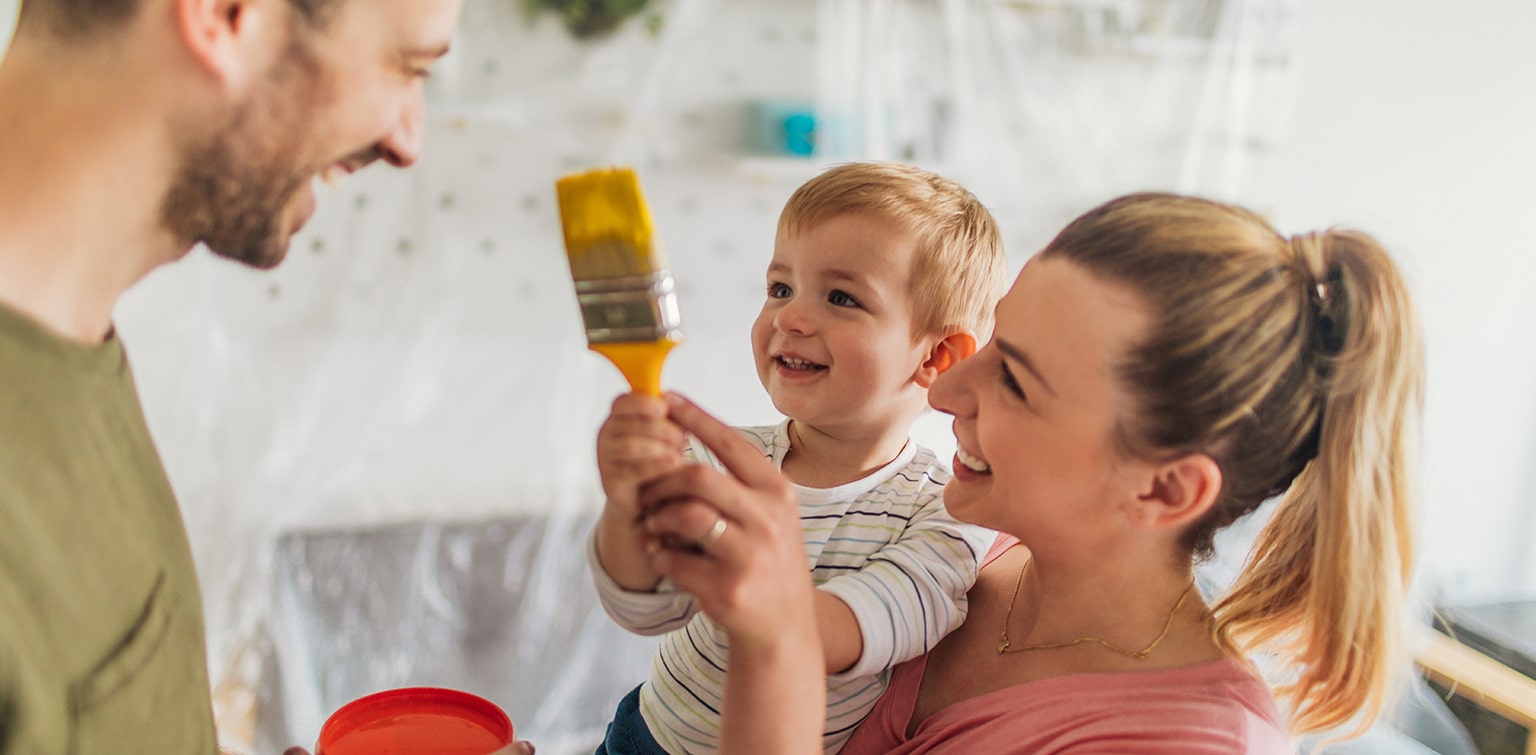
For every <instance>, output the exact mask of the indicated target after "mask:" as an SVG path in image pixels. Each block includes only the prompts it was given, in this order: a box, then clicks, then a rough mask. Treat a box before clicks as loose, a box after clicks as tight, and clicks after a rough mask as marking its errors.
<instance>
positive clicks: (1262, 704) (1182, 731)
mask: <svg viewBox="0 0 1536 755" xmlns="http://www.w3.org/2000/svg"><path fill="white" fill-rule="evenodd" d="M998 541H999V542H998V543H997V545H996V546H994V547H993V549H992V552H991V553H989V554H988V558H987V560H988V561H989V562H990V561H991V560H992V558H995V557H996V556H997V554H999V553H1001V552H1002V551H1003V550H1006V549H1007V548H1008V547H1009V546H1011V545H1013V542H1016V541H1013V538H1010V537H1007V536H1000V537H999V538H998ZM1008 541H1013V542H1008ZM927 663H928V656H927V655H922V656H918V657H917V658H914V659H912V660H910V661H907V662H906V663H903V664H901V665H899V666H897V667H896V668H895V670H894V671H893V673H892V676H891V685H890V687H889V688H888V689H887V690H886V691H885V696H884V697H882V698H880V701H879V702H878V703H876V705H875V708H874V710H872V711H870V714H869V717H868V718H866V719H865V720H864V723H863V724H862V725H861V726H859V729H858V731H856V732H854V734H853V738H852V739H850V740H848V744H847V745H846V746H845V747H844V748H843V750H842V752H843V755H863V754H865V753H870V754H874V753H901V754H912V753H929V752H933V753H981V752H985V753H1072V754H1073V755H1078V754H1081V753H1117V754H1119V755H1141V754H1144V753H1167V754H1168V755H1172V754H1173V753H1179V754H1180V755H1185V754H1187V753H1213V754H1214V753H1222V755H1227V754H1228V753H1261V754H1263V755H1269V754H1271V753H1292V752H1294V750H1293V748H1292V747H1291V745H1290V741H1289V739H1288V737H1287V736H1286V732H1285V725H1284V724H1283V723H1282V722H1281V718H1280V714H1279V711H1278V710H1277V709H1276V708H1275V703H1274V698H1273V697H1272V696H1271V695H1270V692H1269V687H1268V686H1267V685H1265V683H1264V681H1263V680H1262V679H1260V678H1259V677H1258V675H1257V673H1256V672H1254V671H1253V670H1252V668H1251V667H1249V666H1248V665H1247V664H1246V663H1244V662H1242V661H1239V660H1221V661H1212V662H1210V663H1202V664H1199V665H1195V666H1186V667H1184V668H1177V669H1167V670H1161V671H1143V672H1128V673H1101V674H1073V675H1071V676H1061V677H1052V678H1049V679H1040V680H1037V681H1033V682H1026V683H1024V684H1018V685H1014V686H1012V687H1007V688H1004V689H1000V690H995V691H993V692H989V693H987V694H984V695H980V696H978V697H974V698H971V699H970V700H965V701H962V702H959V703H955V704H954V705H951V706H949V707H947V708H944V709H943V710H940V711H938V712H936V713H934V714H933V715H932V716H930V717H929V718H928V720H926V721H923V722H922V723H921V724H920V725H918V727H917V730H916V731H915V732H914V734H913V736H912V737H911V738H908V737H907V736H906V731H907V724H908V723H909V722H910V721H911V720H912V710H913V708H914V706H915V705H916V704H917V691H918V686H919V685H920V684H921V683H922V680H923V670H924V669H925V668H926V667H927Z"/></svg>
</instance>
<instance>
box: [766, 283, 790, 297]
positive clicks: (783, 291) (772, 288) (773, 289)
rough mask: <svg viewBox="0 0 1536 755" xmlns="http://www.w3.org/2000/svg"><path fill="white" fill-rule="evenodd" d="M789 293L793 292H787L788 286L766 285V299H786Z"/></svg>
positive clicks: (779, 284) (780, 284)
mask: <svg viewBox="0 0 1536 755" xmlns="http://www.w3.org/2000/svg"><path fill="white" fill-rule="evenodd" d="M791 293H793V292H792V291H790V290H789V286H786V285H784V284H783V283H769V284H768V298H770V299H788V298H789V295H790V294H791Z"/></svg>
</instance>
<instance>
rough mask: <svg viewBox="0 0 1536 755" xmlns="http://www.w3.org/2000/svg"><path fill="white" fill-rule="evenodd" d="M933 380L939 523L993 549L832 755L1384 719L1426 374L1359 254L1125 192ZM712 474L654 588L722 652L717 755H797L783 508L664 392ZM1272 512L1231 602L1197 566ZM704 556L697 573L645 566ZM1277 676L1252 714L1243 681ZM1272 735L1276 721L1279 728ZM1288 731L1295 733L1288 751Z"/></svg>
mask: <svg viewBox="0 0 1536 755" xmlns="http://www.w3.org/2000/svg"><path fill="white" fill-rule="evenodd" d="M997 314H998V317H997V326H996V331H995V334H994V337H993V340H992V342H991V343H990V344H988V345H987V346H986V347H985V348H984V349H983V350H981V351H980V352H978V353H977V355H976V356H975V357H972V358H971V359H968V360H966V361H965V362H963V363H961V364H960V365H959V366H957V367H956V368H954V369H952V370H951V371H950V372H949V373H946V375H945V376H943V377H941V378H940V379H939V380H938V382H937V383H936V384H935V385H934V386H933V388H932V390H931V392H930V402H931V403H932V404H933V406H934V407H935V408H937V409H939V410H940V411H943V412H946V413H948V414H951V415H953V416H954V418H955V419H954V430H955V435H956V440H957V446H958V451H957V453H956V456H955V464H954V467H955V477H954V480H953V481H952V482H951V483H950V485H949V487H948V488H947V489H946V490H945V498H944V501H945V506H946V507H947V508H948V509H949V511H950V512H951V513H952V514H953V515H954V516H955V517H956V518H958V519H961V520H963V521H968V522H973V523H976V524H980V525H984V526H987V527H991V528H993V529H996V530H998V531H999V532H1000V533H1002V534H1001V535H1000V537H999V543H998V546H996V547H994V549H993V550H994V553H993V555H992V556H991V557H990V560H989V561H988V562H987V564H986V565H985V566H984V567H983V569H982V571H981V575H980V578H979V579H978V580H977V582H976V584H975V586H974V587H973V588H972V590H971V592H970V594H969V613H968V615H967V617H966V620H965V622H964V624H963V625H962V626H961V627H960V628H959V629H958V630H956V631H955V632H954V633H953V634H951V635H949V636H948V637H946V638H945V639H944V640H943V641H942V642H940V643H939V645H938V646H937V647H935V648H934V650H933V651H932V652H931V653H929V654H928V655H927V656H926V657H920V658H917V659H914V660H913V661H910V662H908V663H906V664H904V665H903V666H901V667H898V669H897V670H896V671H895V673H894V675H893V678H892V681H891V685H890V688H889V689H888V690H887V691H886V694H885V697H884V698H883V699H882V701H881V704H880V705H879V706H878V707H877V708H876V709H875V710H874V712H872V713H871V714H870V716H869V718H868V719H866V720H865V722H864V723H863V725H862V726H861V727H860V729H859V731H858V732H857V733H856V734H855V735H854V737H853V739H852V740H851V741H850V742H849V743H848V746H847V748H846V749H845V750H844V752H852V753H865V752H926V751H930V750H931V751H935V752H1001V751H1012V752H1042V751H1051V752H1073V753H1078V752H1108V751H1113V752H1179V753H1188V752H1202V751H1204V752H1233V751H1247V752H1282V751H1289V747H1290V745H1289V741H1288V734H1297V733H1303V732H1310V731H1318V730H1324V729H1331V728H1335V727H1338V726H1340V725H1343V724H1346V723H1349V722H1356V723H1357V724H1358V725H1359V726H1361V727H1364V726H1366V725H1368V724H1369V722H1370V721H1371V720H1372V719H1373V718H1374V717H1375V715H1376V714H1377V713H1378V712H1379V710H1380V708H1381V705H1382V701H1383V698H1384V696H1385V694H1386V691H1387V689H1388V687H1389V681H1390V680H1389V676H1390V673H1389V672H1390V671H1391V669H1392V668H1393V667H1394V665H1396V663H1395V659H1396V658H1397V656H1398V653H1399V649H1400V645H1401V640H1400V629H1399V626H1398V622H1399V618H1400V614H1401V605H1402V601H1403V591H1404V587H1405V582H1406V580H1407V577H1408V574H1409V572H1410V569H1411V564H1412V542H1411V529H1410V518H1411V517H1410V508H1411V507H1410V503H1411V501H1410V497H1411V490H1410V488H1411V485H1410V483H1409V479H1408V470H1410V469H1412V468H1413V464H1412V459H1411V458H1410V456H1411V451H1412V450H1413V448H1414V444H1415V442H1416V441H1415V431H1416V428H1415V424H1416V419H1417V415H1418V410H1419V405H1420V402H1421V392H1422V388H1421V384H1422V372H1423V365H1422V362H1423V358H1422V352H1421V346H1420V342H1419V336H1418V331H1417V325H1416V323H1415V319H1414V315H1413V311H1412V308H1411V306H1410V303H1409V300H1408V296H1407V293H1406V288H1405V286H1404V283H1403V281H1402V279H1401V276H1400V275H1399V273H1398V271H1397V268H1396V267H1395V266H1394V265H1393V263H1392V262H1391V260H1390V258H1389V257H1388V256H1387V254H1386V253H1385V252H1384V251H1383V250H1382V249H1381V248H1380V247H1379V246H1378V245H1377V244H1376V243H1375V242H1374V241H1373V240H1372V239H1370V238H1369V237H1367V236H1365V235H1363V234H1359V233H1354V232H1348V231H1328V232H1325V233H1319V234H1309V235H1305V236H1299V237H1294V238H1291V239H1286V238H1284V237H1282V236H1280V235H1279V234H1278V233H1276V232H1275V231H1274V230H1273V228H1271V227H1270V226H1269V225H1268V224H1267V223H1266V222H1264V221H1263V220H1262V219H1260V218H1259V217H1257V216H1256V215H1254V214H1252V213H1250V212H1247V211H1245V210H1242V209H1239V208H1235V207H1231V206H1227V205H1223V204H1219V203H1214V202H1208V201H1204V200H1199V199H1192V198H1187V197H1178V196H1171V195H1162V194H1140V195H1132V196H1128V197H1123V198H1120V199H1117V200H1114V201H1112V202H1109V203H1107V204H1105V205H1103V206H1101V207H1098V208H1096V209H1094V210H1092V211H1090V212H1088V213H1087V214H1085V215H1083V216H1082V217H1080V218H1078V219H1077V220H1075V221H1073V222H1072V223H1071V224H1070V225H1068V226H1067V228H1066V229H1065V230H1063V231H1062V232H1061V234H1060V235H1058V236H1057V237H1056V239H1055V240H1053V241H1052V242H1051V243H1050V245H1049V246H1047V247H1046V249H1045V250H1044V251H1042V252H1041V253H1040V254H1039V255H1037V256H1036V257H1035V258H1034V259H1032V260H1031V261H1030V262H1029V263H1028V264H1027V265H1026V266H1025V267H1024V270H1023V271H1022V272H1021V273H1020V275H1019V277H1018V280H1017V281H1016V282H1015V284H1014V286H1013V289H1012V290H1011V291H1010V292H1009V293H1008V295H1007V296H1006V297H1005V298H1004V299H1003V301H1002V303H1001V304H1000V305H999V306H998V312H997ZM669 401H670V403H671V405H672V415H673V417H674V419H675V420H676V421H677V422H678V423H679V424H681V425H683V426H684V427H685V428H686V429H688V430H689V431H691V432H693V433H695V434H696V435H698V436H699V437H700V438H701V440H703V441H705V442H706V443H708V444H710V445H711V446H712V447H714V448H715V449H716V450H717V451H718V452H719V453H720V456H721V457H722V459H723V460H725V461H726V462H727V465H728V467H729V468H730V469H731V471H732V473H733V474H732V476H725V475H719V474H716V473H713V472H711V471H710V470H707V469H704V468H700V467H689V468H685V469H683V470H680V471H678V472H676V473H674V474H672V475H670V476H668V477H666V478H663V479H661V480H658V481H657V482H655V483H653V484H652V485H651V486H649V487H648V488H647V489H646V492H645V499H646V502H647V503H649V504H651V505H652V508H651V513H650V514H649V516H648V517H647V527H648V528H649V530H650V532H652V533H653V534H654V535H655V536H656V538H657V540H656V544H655V546H654V547H653V549H652V552H653V557H654V561H655V567H656V568H657V570H658V571H660V572H662V573H664V574H667V575H669V576H671V577H672V579H673V580H674V581H676V582H677V583H678V584H679V585H680V586H681V587H682V588H683V589H686V590H689V591H690V592H692V593H694V594H695V595H696V596H698V598H699V600H700V602H701V606H702V607H703V610H704V611H705V612H706V613H708V614H709V615H710V616H711V617H712V618H714V619H715V620H716V621H717V622H719V623H720V624H721V625H722V626H724V627H725V628H726V630H727V631H728V632H729V634H730V638H731V648H732V650H731V664H732V668H731V674H730V679H729V680H728V683H727V684H728V686H727V697H726V710H725V713H724V715H725V729H726V731H725V736H726V741H725V744H724V746H723V747H722V750H723V751H726V752H731V753H746V752H775V753H778V752H815V751H817V750H819V747H818V746H817V741H818V735H819V733H820V730H821V709H820V701H821V698H820V695H821V694H822V690H821V673H822V671H821V669H820V667H819V665H818V664H819V662H820V652H819V648H818V647H817V644H816V642H817V641H816V634H815V627H814V616H813V614H812V611H811V594H810V591H811V589H812V587H811V585H810V584H809V580H808V579H807V578H806V574H805V566H804V556H803V554H801V553H800V550H799V539H798V534H797V533H798V531H797V529H796V523H795V519H794V501H793V495H792V494H790V493H789V491H788V490H787V486H786V485H785V484H784V482H783V481H782V480H781V479H779V478H778V476H777V475H776V474H774V473H773V470H771V469H768V468H767V467H766V465H765V464H764V463H763V460H762V459H761V458H756V455H755V454H752V453H749V452H748V451H750V449H747V450H744V449H743V447H742V446H743V444H741V443H738V442H737V441H738V440H739V439H737V438H734V437H733V436H732V435H731V433H730V432H728V431H726V430H724V429H723V426H721V425H719V423H717V422H715V421H714V420H713V419H712V418H709V417H708V416H707V415H704V414H703V412H701V411H700V410H698V409H697V408H696V407H693V406H692V405H691V404H688V403H687V402H686V401H684V400H682V399H680V398H678V397H675V396H674V397H669ZM1275 496H1282V500H1281V501H1280V503H1279V504H1278V506H1277V508H1276V510H1275V513H1274V516H1273V519H1272V520H1271V521H1270V523H1269V524H1268V526H1267V527H1266V529H1265V530H1264V532H1263V534H1262V535H1261V536H1260V537H1259V540H1258V542H1257V544H1256V545H1255V549H1254V552H1253V554H1252V557H1251V559H1250V560H1249V562H1248V563H1247V565H1246V567H1245V569H1244V571H1243V572H1242V574H1241V575H1240V576H1239V578H1238V579H1237V581H1236V583H1235V584H1234V586H1233V587H1232V588H1231V589H1230V590H1229V591H1228V592H1227V593H1226V594H1225V596H1224V597H1222V598H1221V599H1220V600H1218V601H1216V602H1215V603H1214V604H1213V605H1208V604H1207V603H1206V602H1205V600H1203V599H1202V597H1201V595H1200V594H1199V592H1198V591H1197V590H1196V589H1195V588H1194V586H1193V572H1192V568H1193V564H1194V563H1195V562H1196V561H1197V560H1199V559H1200V558H1201V557H1204V556H1206V555H1208V554H1209V553H1210V551H1211V543H1212V538H1213V537H1214V535H1215V533H1216V531H1217V530H1219V529H1221V528H1222V527H1225V526H1226V525H1228V524H1230V523H1232V522H1233V521H1234V520H1236V519H1237V518H1239V517H1241V516H1243V515H1245V514H1247V513H1249V512H1250V511H1252V510H1253V509H1254V508H1256V507H1257V506H1258V505H1259V504H1260V503H1262V502H1263V501H1265V500H1266V499H1269V498H1272V497H1275ZM717 521H723V522H725V523H726V527H725V529H724V532H723V534H720V536H718V537H710V538H709V547H708V548H707V549H704V550H703V551H699V550H696V549H694V550H690V549H675V548H667V547H664V546H663V545H662V543H666V542H675V541H676V539H678V538H682V539H691V540H698V539H700V538H699V536H700V533H707V532H714V533H716V534H719V532H718V527H717V526H716V522H717ZM1258 651H1266V652H1269V653H1272V654H1273V657H1274V658H1275V660H1276V663H1277V666H1276V667H1277V668H1281V669H1286V670H1288V672H1289V673H1288V674H1287V677H1288V678H1287V679H1286V680H1285V683H1284V684H1283V685H1282V686H1280V687H1278V688H1277V689H1276V690H1275V691H1274V693H1275V694H1274V697H1277V698H1278V699H1279V701H1280V702H1282V703H1284V706H1283V707H1284V709H1285V710H1286V715H1284V716H1282V715H1281V714H1280V713H1279V712H1278V710H1277V707H1276V706H1275V704H1274V702H1275V700H1274V697H1272V696H1271V694H1270V691H1269V690H1268V688H1267V687H1266V686H1265V685H1264V684H1263V682H1262V681H1260V680H1259V678H1258V676H1257V673H1256V672H1255V671H1254V670H1253V668H1252V667H1251V666H1250V665H1249V663H1248V661H1247V660H1245V658H1246V657H1247V655H1248V654H1249V653H1253V652H1258ZM1287 721H1288V722H1289V723H1288V724H1287V723H1286V722H1287ZM1287 729H1289V731H1287Z"/></svg>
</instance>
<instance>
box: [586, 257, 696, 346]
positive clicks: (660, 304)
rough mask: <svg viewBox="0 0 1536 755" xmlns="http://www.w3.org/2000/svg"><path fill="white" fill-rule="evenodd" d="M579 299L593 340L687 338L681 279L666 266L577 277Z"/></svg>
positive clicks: (676, 339) (646, 340)
mask: <svg viewBox="0 0 1536 755" xmlns="http://www.w3.org/2000/svg"><path fill="white" fill-rule="evenodd" d="M576 301H577V303H579V304H580V305H581V320H582V323H583V324H584V325H585V326H586V328H587V340H588V341H589V342H591V343H646V342H650V341H681V340H683V329H682V315H681V314H680V313H679V312H678V309H677V283H676V282H674V281H673V280H672V274H671V273H670V272H668V271H666V270H661V271H658V272H654V273H651V274H649V275H630V276H622V277H618V278H598V279H593V280H579V281H576Z"/></svg>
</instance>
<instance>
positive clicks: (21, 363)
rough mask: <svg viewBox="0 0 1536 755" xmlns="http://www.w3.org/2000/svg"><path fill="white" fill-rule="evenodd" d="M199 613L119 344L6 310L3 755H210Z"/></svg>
mask: <svg viewBox="0 0 1536 755" xmlns="http://www.w3.org/2000/svg"><path fill="white" fill-rule="evenodd" d="M217 748H218V745H217V742H216V739H215V735H214V728H213V709H212V705H211V703H210V697H209V687H208V667H207V651H206V649H205V644H204V639H203V610H202V600H201V597H200V595H199V593H198V586H197V576H196V574H195V573H194V571H193V566H192V552H191V548H190V547H189V545H188V543H187V533H186V528H185V526H184V525H183V524H182V520H181V512H180V510H179V509H178V508H177V506H176V498H175V496H174V494H173V493H172V492H171V487H170V484H169V482H168V481H167V480H166V477H165V471H164V469H163V468H162V466H161V463H160V456H159V454H158V453H157V452H156V451H155V446H154V443H153V441H151V440H150V436H149V430H148V428H147V427H146V425H145V422H144V414H143V411H142V409H141V408H140V405H139V398H138V392H137V391H136V390H135V388H134V383H133V373H132V371H131V370H130V369H129V366H128V360H127V358H126V356H125V355H124V353H123V347H122V344H121V343H119V342H118V340H117V339H116V338H115V337H113V338H109V339H108V340H107V341H106V342H105V343H102V344H98V345H88V344H81V343H78V342H75V341H70V340H67V339H64V338H61V337H59V336H58V335H56V334H54V333H52V332H51V331H48V330H46V329H45V328H43V327H42V326H40V325H39V324H37V323H35V322H33V321H32V320H30V319H28V318H26V317H23V316H22V315H20V314H18V313H16V312H15V311H14V310H11V309H8V308H6V307H4V306H0V755H19V754H20V753H27V754H28V755H30V754H31V753H49V754H50V755H51V754H52V753H70V754H74V753H80V754H81V755H84V754H86V753H111V754H112V755H140V754H141V753H142V754H143V755H179V754H180V753H189V754H190V753H196V754H197V755H212V753H215V752H216V751H217Z"/></svg>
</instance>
